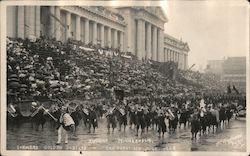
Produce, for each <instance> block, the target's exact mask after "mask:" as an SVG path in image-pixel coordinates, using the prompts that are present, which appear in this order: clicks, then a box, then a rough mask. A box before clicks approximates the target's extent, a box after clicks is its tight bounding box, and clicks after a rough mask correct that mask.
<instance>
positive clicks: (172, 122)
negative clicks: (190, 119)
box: [168, 105, 178, 132]
mask: <svg viewBox="0 0 250 156" xmlns="http://www.w3.org/2000/svg"><path fill="white" fill-rule="evenodd" d="M168 114H169V130H170V131H172V132H175V130H176V128H177V124H178V117H177V111H176V109H175V108H174V106H173V105H172V106H171V108H170V109H168Z"/></svg>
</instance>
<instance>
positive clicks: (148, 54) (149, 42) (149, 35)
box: [146, 23, 152, 59]
mask: <svg viewBox="0 0 250 156" xmlns="http://www.w3.org/2000/svg"><path fill="white" fill-rule="evenodd" d="M146 40H147V45H146V50H147V52H146V58H147V59H150V58H151V57H152V56H151V24H150V23H148V24H147V38H146Z"/></svg>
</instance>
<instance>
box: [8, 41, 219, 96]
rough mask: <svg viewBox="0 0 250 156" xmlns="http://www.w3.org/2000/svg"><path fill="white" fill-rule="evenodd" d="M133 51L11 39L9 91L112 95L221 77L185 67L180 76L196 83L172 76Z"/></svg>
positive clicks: (162, 90)
mask: <svg viewBox="0 0 250 156" xmlns="http://www.w3.org/2000/svg"><path fill="white" fill-rule="evenodd" d="M134 58H135V57H134V56H133V55H131V54H130V55H127V54H126V53H120V52H118V51H117V50H109V49H101V48H96V47H93V46H91V45H84V46H83V45H81V44H79V43H78V42H73V41H72V42H68V43H62V42H60V41H55V40H51V39H43V38H41V39H37V40H35V41H31V40H29V39H26V40H23V39H10V38H9V39H8V41H7V64H8V69H7V71H8V72H7V73H8V93H9V95H13V94H14V95H15V94H16V95H17V94H18V97H19V98H24V99H25V98H27V97H34V96H46V97H53V96H56V95H58V94H59V95H60V94H62V95H64V96H66V97H72V94H74V97H78V96H79V97H81V98H82V97H84V98H86V99H94V98H107V96H109V95H110V94H111V91H112V90H115V89H116V90H119V89H122V90H124V91H125V96H128V97H129V96H137V95H138V96H148V95H154V94H155V95H166V94H171V93H173V94H178V93H187V92H196V91H197V90H198V88H199V89H200V88H201V87H200V86H202V87H203V88H207V89H209V88H212V87H211V86H212V85H213V87H215V86H217V88H219V87H220V86H219V85H218V84H219V83H218V82H217V79H215V78H213V79H212V78H211V79H209V78H207V76H203V75H205V74H200V73H199V74H197V73H196V72H191V71H181V70H180V71H179V72H178V73H180V74H179V75H180V77H182V78H184V79H185V80H190V79H191V80H192V82H194V83H196V84H200V86H199V87H197V86H195V85H190V84H185V83H182V81H178V79H177V81H173V80H172V79H171V78H166V77H164V75H162V74H161V73H160V72H159V71H158V70H157V69H155V68H153V67H152V66H153V65H152V62H150V61H139V60H137V59H134Z"/></svg>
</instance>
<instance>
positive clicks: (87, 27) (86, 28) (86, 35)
mask: <svg viewBox="0 0 250 156" xmlns="http://www.w3.org/2000/svg"><path fill="white" fill-rule="evenodd" d="M84 24H85V27H84V28H85V33H84V34H85V44H88V43H89V20H88V19H86V18H85V22H84Z"/></svg>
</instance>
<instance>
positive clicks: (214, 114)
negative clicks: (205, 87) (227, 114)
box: [207, 110, 219, 132]
mask: <svg viewBox="0 0 250 156" xmlns="http://www.w3.org/2000/svg"><path fill="white" fill-rule="evenodd" d="M207 115H208V122H209V124H208V130H209V131H210V128H211V126H212V128H213V132H214V128H215V127H216V130H217V128H218V125H219V112H218V110H212V111H208V112H207Z"/></svg>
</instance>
